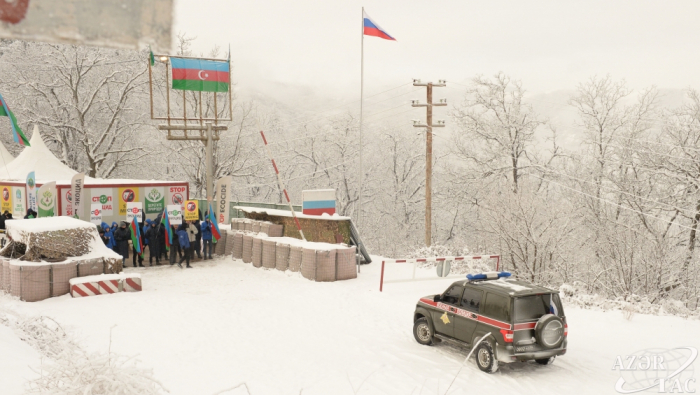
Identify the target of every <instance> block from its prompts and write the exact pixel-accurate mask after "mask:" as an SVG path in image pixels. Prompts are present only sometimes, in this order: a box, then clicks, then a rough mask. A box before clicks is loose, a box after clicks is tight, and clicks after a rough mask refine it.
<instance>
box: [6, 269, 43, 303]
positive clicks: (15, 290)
mask: <svg viewBox="0 0 700 395" xmlns="http://www.w3.org/2000/svg"><path fill="white" fill-rule="evenodd" d="M10 276H11V277H12V278H11V282H12V285H11V286H10V287H11V292H10V294H11V295H12V296H17V297H19V298H20V300H23V301H25V302H38V301H40V300H44V299H48V298H50V297H51V267H50V266H47V265H32V266H19V265H10Z"/></svg>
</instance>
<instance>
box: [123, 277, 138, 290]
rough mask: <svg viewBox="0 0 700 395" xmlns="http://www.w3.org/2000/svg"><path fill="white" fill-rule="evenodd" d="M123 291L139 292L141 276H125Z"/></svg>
mask: <svg viewBox="0 0 700 395" xmlns="http://www.w3.org/2000/svg"><path fill="white" fill-rule="evenodd" d="M124 292H141V277H127V278H125V279H124Z"/></svg>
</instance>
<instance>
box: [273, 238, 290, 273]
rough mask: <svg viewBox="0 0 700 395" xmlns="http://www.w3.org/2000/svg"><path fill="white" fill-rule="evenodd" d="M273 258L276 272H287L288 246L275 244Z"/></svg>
mask: <svg viewBox="0 0 700 395" xmlns="http://www.w3.org/2000/svg"><path fill="white" fill-rule="evenodd" d="M275 256H276V259H275V268H276V269H277V270H287V268H289V244H286V243H277V247H276V248H275Z"/></svg>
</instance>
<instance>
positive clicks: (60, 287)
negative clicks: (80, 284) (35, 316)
mask: <svg viewBox="0 0 700 395" xmlns="http://www.w3.org/2000/svg"><path fill="white" fill-rule="evenodd" d="M51 271H52V273H53V275H52V282H53V289H52V290H51V296H61V295H65V294H67V293H70V279H71V278H76V277H78V264H55V265H51Z"/></svg>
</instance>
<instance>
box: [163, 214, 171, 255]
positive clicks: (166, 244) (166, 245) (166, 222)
mask: <svg viewBox="0 0 700 395" xmlns="http://www.w3.org/2000/svg"><path fill="white" fill-rule="evenodd" d="M160 225H161V228H162V229H163V230H164V231H165V234H164V236H165V237H163V245H162V247H163V248H162V249H161V252H162V253H164V254H165V259H168V252H170V247H171V246H172V245H173V230H172V228H171V227H170V218H168V210H167V209H164V210H163V213H162V214H161V219H160Z"/></svg>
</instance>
